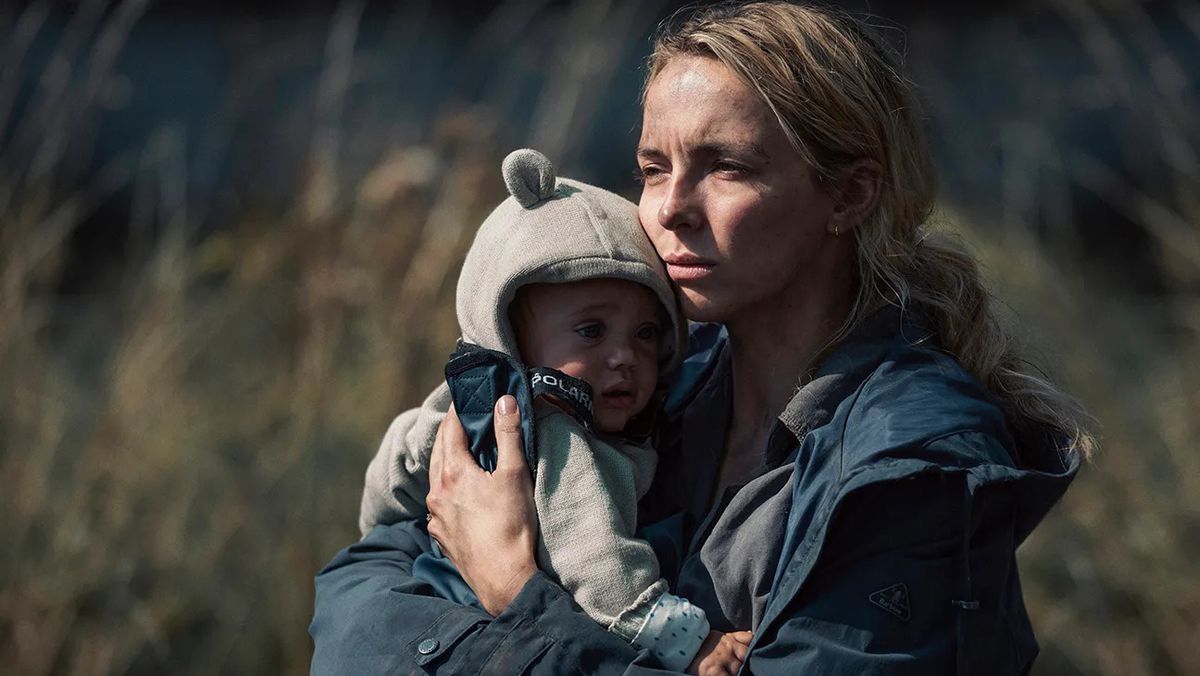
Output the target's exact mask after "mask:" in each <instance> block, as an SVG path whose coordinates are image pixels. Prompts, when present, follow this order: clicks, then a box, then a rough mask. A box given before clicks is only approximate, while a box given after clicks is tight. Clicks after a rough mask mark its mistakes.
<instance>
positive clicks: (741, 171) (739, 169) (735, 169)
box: [713, 162, 749, 176]
mask: <svg viewBox="0 0 1200 676" xmlns="http://www.w3.org/2000/svg"><path fill="white" fill-rule="evenodd" d="M713 171H716V172H719V173H722V174H730V175H737V176H742V175H745V174H746V173H748V171H749V170H748V169H746V167H743V166H742V165H740V164H735V163H733V162H717V163H716V164H714V165H713Z"/></svg>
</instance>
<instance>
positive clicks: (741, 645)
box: [721, 632, 754, 662]
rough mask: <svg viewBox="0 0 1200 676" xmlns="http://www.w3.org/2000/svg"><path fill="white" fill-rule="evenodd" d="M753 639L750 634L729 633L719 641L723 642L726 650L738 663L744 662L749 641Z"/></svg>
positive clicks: (752, 635) (748, 648) (748, 650)
mask: <svg viewBox="0 0 1200 676" xmlns="http://www.w3.org/2000/svg"><path fill="white" fill-rule="evenodd" d="M752 638H754V634H751V633H750V632H730V633H728V634H725V636H722V638H721V640H722V641H724V642H725V645H726V647H727V648H730V651H731V652H732V653H733V654H734V656H736V657H737V658H738V662H745V660H746V654H748V653H749V652H750V640H751V639H752Z"/></svg>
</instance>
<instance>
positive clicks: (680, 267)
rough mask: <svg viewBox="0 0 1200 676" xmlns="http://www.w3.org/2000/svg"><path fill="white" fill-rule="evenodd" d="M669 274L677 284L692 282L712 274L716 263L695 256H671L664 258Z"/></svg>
mask: <svg viewBox="0 0 1200 676" xmlns="http://www.w3.org/2000/svg"><path fill="white" fill-rule="evenodd" d="M663 262H664V263H666V264H667V274H668V275H669V276H670V277H671V279H673V280H675V281H676V282H690V281H695V280H697V279H701V278H704V277H707V276H708V275H710V274H712V271H713V268H714V267H716V263H715V262H713V261H710V260H708V259H706V258H701V257H699V256H696V255H694V254H671V255H669V256H663Z"/></svg>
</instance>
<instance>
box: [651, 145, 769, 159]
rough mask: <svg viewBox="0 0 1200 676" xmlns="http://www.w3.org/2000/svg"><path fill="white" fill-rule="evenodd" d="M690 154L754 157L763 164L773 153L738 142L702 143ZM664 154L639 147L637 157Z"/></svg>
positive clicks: (652, 156) (690, 149) (689, 151)
mask: <svg viewBox="0 0 1200 676" xmlns="http://www.w3.org/2000/svg"><path fill="white" fill-rule="evenodd" d="M688 154H690V155H701V156H705V157H720V156H723V155H724V156H728V155H734V156H746V155H750V156H753V157H755V158H757V159H759V160H761V161H763V162H770V161H771V153H768V152H767V150H766V148H763V147H762V146H761V145H759V144H757V143H753V142H751V143H736V142H721V141H718V142H710V143H700V144H698V145H694V146H691V147H690V148H688ZM662 155H663V152H662V151H661V150H659V149H658V148H653V147H649V146H638V149H637V156H638V157H639V158H641V159H645V160H650V159H657V158H659V157H662Z"/></svg>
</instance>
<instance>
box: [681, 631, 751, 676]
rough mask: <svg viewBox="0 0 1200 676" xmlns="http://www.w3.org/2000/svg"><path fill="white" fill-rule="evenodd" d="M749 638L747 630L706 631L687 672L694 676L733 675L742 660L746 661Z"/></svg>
mask: <svg viewBox="0 0 1200 676" xmlns="http://www.w3.org/2000/svg"><path fill="white" fill-rule="evenodd" d="M750 638H751V634H750V632H748V631H735V632H730V633H728V634H722V633H721V632H719V631H710V632H708V638H706V639H704V643H702V644H700V651H699V652H697V653H696V657H695V658H693V659H692V663H691V664H690V665H688V673H689V674H694V675H695V676H734V674H736V673H737V672H738V669H741V668H742V662H745V661H746V651H747V650H749V649H750Z"/></svg>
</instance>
